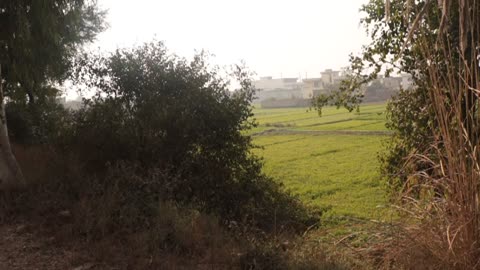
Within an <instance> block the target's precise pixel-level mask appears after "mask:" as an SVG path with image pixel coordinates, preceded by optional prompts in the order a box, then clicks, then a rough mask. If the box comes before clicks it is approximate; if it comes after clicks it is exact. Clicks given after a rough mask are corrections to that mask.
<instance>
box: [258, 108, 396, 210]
mask: <svg viewBox="0 0 480 270" xmlns="http://www.w3.org/2000/svg"><path fill="white" fill-rule="evenodd" d="M384 111H385V105H384V104H382V105H364V106H362V107H361V109H360V113H350V112H348V111H347V110H345V109H339V110H337V109H336V108H326V109H324V111H323V115H322V117H319V116H318V114H317V112H315V111H308V109H307V108H292V109H290V108H289V109H255V110H254V113H255V118H256V119H257V121H258V123H259V126H258V127H257V128H255V129H254V130H253V131H252V134H253V136H254V142H255V143H256V144H257V145H259V146H261V147H262V148H260V149H256V150H255V151H256V153H257V154H258V155H259V156H262V157H263V158H264V159H265V169H264V170H265V172H266V173H267V174H268V175H270V176H273V177H274V178H275V179H277V180H278V181H282V182H283V183H284V184H285V185H286V187H287V188H289V189H290V190H291V191H292V192H294V193H295V194H298V195H299V196H300V197H301V198H302V200H303V201H304V202H305V203H307V204H309V205H313V206H318V207H321V208H323V209H326V212H325V216H330V217H340V216H348V217H355V218H361V219H382V217H383V215H384V211H385V207H384V205H385V203H386V198H385V191H384V189H383V184H382V182H381V181H380V175H379V173H378V160H377V154H378V152H379V151H381V150H382V141H384V140H386V139H388V131H387V130H386V128H385V113H384Z"/></svg>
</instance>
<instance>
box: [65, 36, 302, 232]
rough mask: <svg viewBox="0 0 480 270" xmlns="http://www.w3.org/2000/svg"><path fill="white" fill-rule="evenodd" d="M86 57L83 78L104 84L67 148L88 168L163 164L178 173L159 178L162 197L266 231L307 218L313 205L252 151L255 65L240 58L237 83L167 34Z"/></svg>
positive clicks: (83, 112)
mask: <svg viewBox="0 0 480 270" xmlns="http://www.w3.org/2000/svg"><path fill="white" fill-rule="evenodd" d="M79 63H80V68H79V70H78V77H77V79H81V80H82V81H83V82H84V83H86V86H87V87H89V89H97V93H96V95H95V97H94V98H92V99H91V100H90V101H88V102H87V105H86V106H85V108H84V109H82V110H80V111H79V112H77V113H76V114H75V116H74V119H75V120H74V121H73V124H72V126H71V127H70V129H69V132H68V134H67V135H66V140H64V144H63V147H64V150H65V151H68V152H73V153H79V155H80V160H81V162H82V164H85V166H86V168H87V170H88V171H91V172H97V173H101V172H102V171H105V170H106V168H107V167H108V165H109V164H116V163H118V162H126V163H127V164H135V166H138V168H140V170H143V171H144V172H147V171H149V170H151V169H155V170H160V171H162V173H163V174H166V175H168V176H169V177H167V178H165V177H160V178H158V179H157V181H159V182H160V183H161V185H160V186H161V187H162V190H161V192H162V199H165V200H173V201H176V202H179V203H183V204H186V205H193V206H195V207H196V208H198V209H200V210H202V211H207V212H210V213H214V214H216V215H218V216H220V217H221V218H222V220H223V221H224V222H225V223H229V224H232V223H231V222H232V221H235V224H237V223H238V222H241V223H243V224H250V225H253V226H255V227H260V228H262V229H266V230H271V229H272V228H273V227H274V226H279V227H280V226H283V225H286V224H290V225H292V224H295V225H300V226H303V225H305V222H306V220H307V219H308V215H307V212H306V210H305V209H304V208H303V207H302V206H301V204H300V203H299V201H298V200H297V199H296V198H294V197H292V196H291V195H289V194H287V193H285V191H284V190H283V188H282V187H281V186H280V185H279V184H277V183H275V182H273V181H272V179H270V178H269V177H267V176H266V175H264V174H263V173H262V170H261V169H262V163H261V160H259V159H258V158H257V157H255V156H254V155H253V154H252V153H251V149H252V147H253V145H252V141H251V138H250V137H249V136H246V135H245V134H244V131H245V130H246V129H248V128H250V127H252V126H253V125H254V122H253V120H252V111H251V105H250V103H251V101H252V98H253V94H254V88H253V87H252V83H251V81H250V78H249V74H248V72H246V71H244V70H243V69H242V68H240V67H236V69H235V70H234V72H233V73H232V75H234V77H235V78H236V79H238V81H239V85H240V88H239V89H237V90H236V91H235V92H231V91H229V81H228V79H225V77H222V76H220V75H219V73H218V69H215V68H209V66H208V64H207V63H206V58H205V55H203V54H200V55H197V56H196V57H195V58H194V60H193V61H191V62H188V61H186V60H185V59H181V58H178V57H176V56H174V55H171V54H169V53H168V52H167V50H166V49H165V47H164V46H163V44H162V43H150V44H146V45H144V46H141V47H138V48H135V49H132V50H118V51H117V52H116V53H114V54H112V55H110V56H108V57H98V58H94V59H92V58H90V59H87V58H84V59H83V60H81V62H79ZM158 192H160V190H158ZM275 219H276V220H277V221H278V222H277V223H276V224H275V222H274V220H275ZM294 227H298V226H294Z"/></svg>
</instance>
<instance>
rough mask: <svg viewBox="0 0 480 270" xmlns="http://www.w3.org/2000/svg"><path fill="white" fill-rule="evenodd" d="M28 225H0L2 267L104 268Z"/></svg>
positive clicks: (23, 269)
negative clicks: (34, 232) (36, 231)
mask: <svg viewBox="0 0 480 270" xmlns="http://www.w3.org/2000/svg"><path fill="white" fill-rule="evenodd" d="M31 231H32V228H30V227H29V226H27V225H25V224H2V225H0V269H1V270H30V269H32V270H57V269H58V270H60V269H61V270H69V269H71V270H93V269H104V268H101V267H99V266H98V265H96V264H94V263H92V262H88V260H87V259H86V258H88V257H86V256H84V255H82V253H81V252H78V251H75V250H74V249H73V248H67V247H60V246H59V245H58V244H57V243H56V242H57V241H56V240H55V239H54V238H53V237H50V238H49V237H39V236H37V235H34V234H33V233H32V232H31Z"/></svg>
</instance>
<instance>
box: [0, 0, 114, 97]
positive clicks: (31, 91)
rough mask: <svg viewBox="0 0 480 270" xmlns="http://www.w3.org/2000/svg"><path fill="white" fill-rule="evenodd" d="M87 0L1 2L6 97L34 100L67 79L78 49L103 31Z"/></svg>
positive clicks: (101, 15) (100, 15)
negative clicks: (53, 84)
mask: <svg viewBox="0 0 480 270" xmlns="http://www.w3.org/2000/svg"><path fill="white" fill-rule="evenodd" d="M104 15H105V12H103V11H100V10H98V7H97V5H96V2H95V1H91V0H55V1H46V0H16V1H8V0H2V1H0V25H2V28H1V29H0V64H1V65H2V74H1V75H2V76H1V77H2V78H3V79H4V80H5V82H4V83H5V88H4V89H5V90H4V91H5V92H6V95H7V96H8V97H9V98H10V99H14V100H20V101H22V100H26V97H27V96H28V99H29V101H30V102H34V100H35V99H37V98H42V97H43V96H46V95H50V96H51V94H50V92H49V89H50V88H49V87H48V86H49V85H51V84H52V83H55V82H61V81H62V80H64V79H65V78H66V74H67V71H68V70H69V68H70V67H71V61H72V58H73V57H74V56H75V54H76V53H77V51H78V48H79V46H80V45H82V44H84V43H86V42H89V41H92V40H93V39H94V38H95V36H96V35H97V34H98V33H99V32H101V31H102V30H103V29H104V28H105V24H104V22H103V19H104Z"/></svg>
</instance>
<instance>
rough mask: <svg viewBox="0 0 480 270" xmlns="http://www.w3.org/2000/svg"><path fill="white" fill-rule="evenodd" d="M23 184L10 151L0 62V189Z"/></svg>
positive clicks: (21, 174)
mask: <svg viewBox="0 0 480 270" xmlns="http://www.w3.org/2000/svg"><path fill="white" fill-rule="evenodd" d="M25 185H26V183H25V179H24V177H23V173H22V170H21V169H20V166H19V165H18V163H17V160H16V159H15V156H14V155H13V153H12V147H11V146H10V139H9V138H8V129H7V117H6V115H5V98H4V94H3V78H2V66H1V64H0V190H6V189H14V188H23V187H25Z"/></svg>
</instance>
